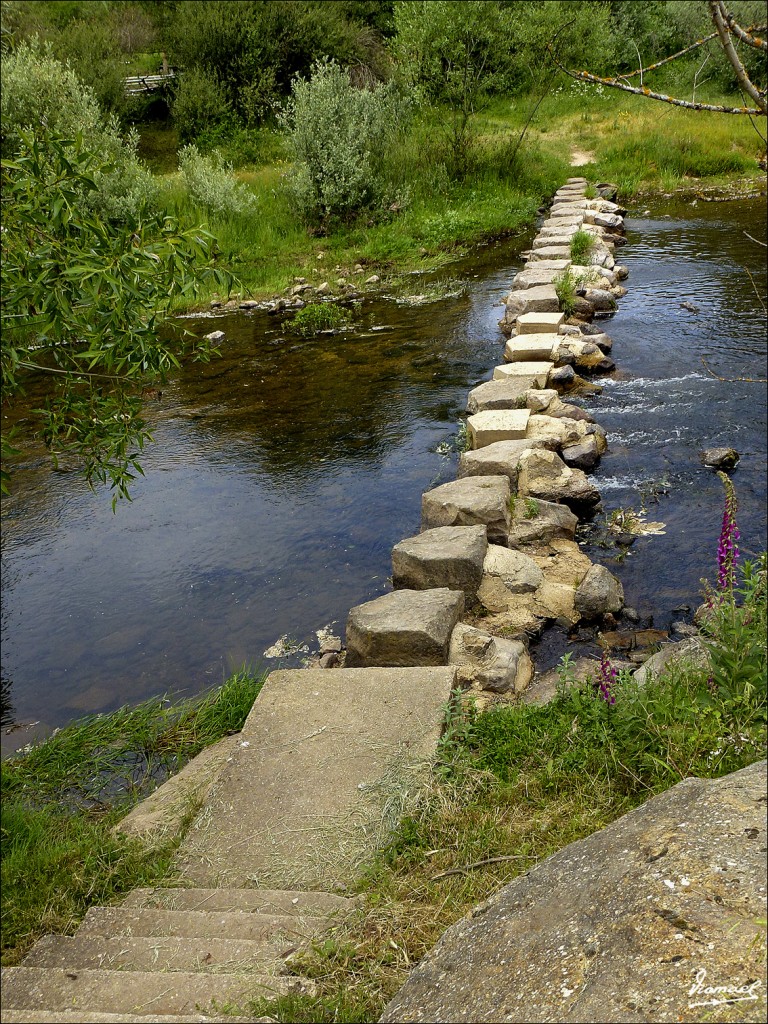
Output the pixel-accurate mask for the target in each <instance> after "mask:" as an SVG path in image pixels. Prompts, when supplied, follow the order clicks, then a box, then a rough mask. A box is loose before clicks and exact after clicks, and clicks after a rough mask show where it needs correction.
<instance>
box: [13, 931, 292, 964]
mask: <svg viewBox="0 0 768 1024" xmlns="http://www.w3.org/2000/svg"><path fill="white" fill-rule="evenodd" d="M301 944H302V939H301V937H299V938H295V937H291V936H280V935H275V936H271V937H269V938H267V939H230V938H227V939H222V938H206V939H201V938H198V937H195V938H186V937H185V938H179V937H176V936H171V935H109V936H108V935H75V936H72V937H69V936H65V935H44V936H43V938H42V939H40V940H39V941H38V942H36V943H35V945H34V947H33V948H32V949H31V950H30V952H29V953H28V954H27V956H26V957H25V958H24V962H23V965H22V966H24V967H63V968H68V969H69V970H83V969H84V968H89V969H91V970H98V969H104V970H118V969H119V970H122V971H200V972H207V971H218V972H220V971H222V970H224V971H228V972H229V973H236V972H239V971H242V972H251V973H254V972H258V973H260V974H272V973H274V974H280V972H281V970H282V968H283V966H284V965H285V963H286V961H287V959H288V958H289V957H290V956H291V954H292V953H295V952H296V950H297V949H298V948H299V947H300V946H301Z"/></svg>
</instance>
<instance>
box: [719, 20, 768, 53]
mask: <svg viewBox="0 0 768 1024" xmlns="http://www.w3.org/2000/svg"><path fill="white" fill-rule="evenodd" d="M725 23H726V25H727V26H728V28H729V29H730V30H731V32H733V34H734V35H735V36H736V37H737V38H738V39H740V40H741V41H742V43H746V44H747V46H754V48H755V49H756V50H768V42H766V41H765V39H761V38H760V37H759V36H756V35H753V34H752V33H754V32H765V31H766V28H768V26H766V25H760V26H754V27H753V26H751V25H750V27H749V28H742V27H741V25H738V24H737V23H736V21H735V19H734V17H733V15H732V14H729V13H728V12H727V11H726V14H725Z"/></svg>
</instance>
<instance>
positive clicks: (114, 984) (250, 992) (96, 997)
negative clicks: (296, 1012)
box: [2, 967, 314, 1021]
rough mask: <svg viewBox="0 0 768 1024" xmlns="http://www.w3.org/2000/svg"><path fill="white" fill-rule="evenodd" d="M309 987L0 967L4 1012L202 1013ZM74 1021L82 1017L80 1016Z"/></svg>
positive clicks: (179, 974)
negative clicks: (1, 968) (225, 1005)
mask: <svg viewBox="0 0 768 1024" xmlns="http://www.w3.org/2000/svg"><path fill="white" fill-rule="evenodd" d="M313 988H314V986H313V985H312V982H309V981H307V980H306V979H303V978H294V977H284V978H274V977H269V976H265V975H257V974H250V975H249V974H195V973H191V972H188V971H171V972H169V973H167V974H163V973H151V972H148V971H104V970H89V969H86V970H80V971H71V970H66V969H61V968H45V967H6V968H5V969H4V970H3V972H2V990H3V1005H4V1006H5V1007H6V1008H7V1009H6V1012H8V1011H11V1010H13V1011H17V1012H18V1011H19V1010H74V1009H75V1008H77V1011H78V1014H80V1013H81V1010H83V1011H86V1010H96V1011H99V1012H101V1013H105V1012H106V1013H115V1014H121V1015H122V1016H121V1019H122V1020H125V1014H137V1015H141V1014H142V1013H147V1014H157V1015H162V1014H178V1015H181V1014H189V1013H195V1014H198V1015H204V1014H203V1011H204V1010H205V1008H207V1007H211V1006H212V1005H213V1004H214V1003H215V1004H218V1005H221V1004H223V1003H228V1004H230V1005H234V1006H244V1005H246V1003H248V1001H249V1000H252V999H256V998H261V997H264V996H266V997H272V996H276V995H282V994H287V993H289V992H306V993H311V992H312V991H313ZM201 1008H202V1009H201ZM213 1015H215V1011H214V1014H213ZM4 1019H6V1018H4ZM79 1019H80V1020H81V1021H82V1019H83V1018H82V1016H80V1017H79Z"/></svg>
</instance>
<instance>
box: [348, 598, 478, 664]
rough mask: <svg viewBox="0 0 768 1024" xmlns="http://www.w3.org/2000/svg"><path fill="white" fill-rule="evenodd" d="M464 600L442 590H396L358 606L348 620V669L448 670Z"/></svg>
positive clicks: (351, 611)
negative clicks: (439, 667)
mask: <svg viewBox="0 0 768 1024" xmlns="http://www.w3.org/2000/svg"><path fill="white" fill-rule="evenodd" d="M463 611H464V594H463V593H462V592H461V591H457V590H448V588H447V587H439V588H436V589H432V590H396V591H395V592H394V593H392V594H384V595H383V596H382V597H377V598H375V599H374V600H373V601H366V602H365V603H364V604H359V605H356V606H355V607H354V608H352V609H351V610H350V612H349V616H348V618H347V659H346V665H347V666H348V667H349V668H370V667H374V666H380V667H384V668H387V667H396V666H399V665H403V666H406V665H445V664H447V662H448V644H449V641H450V638H451V632H452V630H453V627H454V626H455V625H456V623H457V622H458V621H459V619H460V618H461V614H462V612H463Z"/></svg>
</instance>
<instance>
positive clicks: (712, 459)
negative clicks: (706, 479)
mask: <svg viewBox="0 0 768 1024" xmlns="http://www.w3.org/2000/svg"><path fill="white" fill-rule="evenodd" d="M699 458H700V459H701V461H702V462H703V463H704V465H705V466H711V467H712V469H733V468H734V466H735V465H736V464H737V463H738V461H739V458H740V456H739V453H738V452H737V451H736V449H735V448H706V449H705V450H704V451H703V452H700V453H699Z"/></svg>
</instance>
